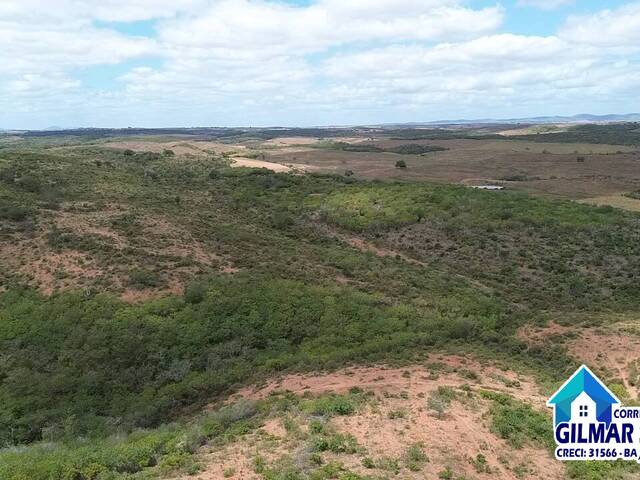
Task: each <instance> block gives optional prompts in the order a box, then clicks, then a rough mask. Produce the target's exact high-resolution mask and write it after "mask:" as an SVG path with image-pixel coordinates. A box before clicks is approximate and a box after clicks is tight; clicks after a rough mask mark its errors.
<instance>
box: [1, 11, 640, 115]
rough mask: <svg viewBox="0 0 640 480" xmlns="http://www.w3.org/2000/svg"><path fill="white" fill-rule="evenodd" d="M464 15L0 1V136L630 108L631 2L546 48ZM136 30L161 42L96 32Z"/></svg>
mask: <svg viewBox="0 0 640 480" xmlns="http://www.w3.org/2000/svg"><path fill="white" fill-rule="evenodd" d="M561 1H562V0H560V1H558V0H555V1H554V0H548V1H536V2H534V1H533V0H521V2H520V3H521V4H524V3H527V4H530V5H532V4H534V3H535V4H536V5H535V6H537V7H539V8H551V7H553V6H554V5H552V4H556V6H558V4H559V3H561ZM564 3H566V2H564ZM471 5H473V3H472V2H471V1H464V0H349V1H346V0H315V1H314V2H312V3H310V4H309V5H307V6H294V5H292V4H291V3H284V2H283V1H276V0H126V1H125V0H102V1H98V0H4V1H2V0H0V45H2V48H1V49H0V65H2V66H1V67H0V103H1V104H2V105H3V110H4V112H7V111H9V112H16V113H15V115H14V114H12V115H13V119H14V120H13V121H12V122H10V121H8V120H1V121H0V127H10V126H16V125H15V124H13V123H15V122H16V121H18V120H20V121H24V122H39V123H38V124H37V125H38V126H48V125H49V124H60V123H65V122H63V121H58V120H57V117H58V116H65V115H66V116H68V117H69V118H72V119H73V120H72V121H71V123H75V124H79V123H78V122H84V123H85V124H92V125H98V124H107V125H122V123H123V122H125V121H126V122H132V123H134V124H146V125H158V124H164V125H168V124H170V125H180V124H184V125H193V124H240V125H249V124H254V125H255V124H256V123H262V124H267V123H268V124H273V123H281V124H291V123H305V124H319V123H338V122H345V123H346V122H369V121H385V120H394V121H402V120H425V119H434V118H442V117H450V116H456V115H460V116H490V115H494V116H495V115H500V114H501V113H500V112H509V113H507V115H515V113H514V112H515V111H516V110H517V109H522V110H523V114H528V113H527V112H528V111H529V110H530V109H538V110H537V112H538V113H545V112H548V111H549V108H573V107H575V110H573V111H576V110H578V111H583V110H584V111H588V110H593V108H592V107H593V106H597V105H610V106H612V107H611V108H613V107H614V106H615V105H618V104H619V105H623V106H624V108H625V109H626V108H631V107H630V105H632V104H633V102H634V101H635V98H637V95H636V94H635V91H636V90H637V88H638V87H639V86H640V68H639V66H640V65H639V60H638V58H637V55H636V54H635V52H636V51H637V50H636V49H637V46H638V45H640V36H639V34H638V32H639V31H640V29H639V25H640V3H634V4H630V5H627V6H626V7H622V8H619V9H615V10H603V11H601V12H598V13H594V14H591V15H583V16H579V17H578V16H573V17H570V18H569V19H568V20H567V22H566V24H565V25H564V26H563V27H562V28H561V29H560V31H558V32H557V34H556V35H548V36H532V35H518V34H514V33H497V32H498V30H499V28H500V27H501V25H502V22H503V19H504V16H505V13H506V11H505V9H504V8H503V7H501V6H499V4H496V6H493V7H486V8H473V7H472V6H471ZM522 13H524V12H522ZM138 20H155V21H156V24H155V28H156V32H157V37H155V38H145V37H133V36H130V35H124V34H122V33H118V32H117V31H115V30H114V29H111V28H107V27H105V26H103V27H102V28H99V27H98V26H96V25H104V24H96V21H103V22H113V21H116V22H117V21H138ZM149 55H153V56H154V57H158V58H161V60H162V62H161V63H160V66H156V67H154V68H152V67H149V66H147V67H137V68H132V69H131V70H130V71H129V72H127V73H124V74H120V76H119V78H118V81H117V82H116V85H114V86H107V87H104V90H97V91H96V90H91V91H90V90H88V89H87V88H86V87H85V86H83V85H82V83H81V82H80V81H79V80H78V78H75V77H74V72H75V70H77V69H79V68H83V67H87V66H91V65H104V64H117V63H120V62H122V61H125V60H128V59H132V58H141V59H144V58H146V57H148V56H149ZM587 99H588V101H589V104H587V105H585V101H586V100H587ZM616 102H617V103H616ZM572 106H573V107H572ZM576 106H579V107H576ZM637 106H638V107H640V105H637ZM603 108H604V107H603ZM632 109H633V108H632ZM557 111H558V110H556V112H557ZM1 114H2V115H4V116H5V117H6V116H7V115H6V113H1ZM45 118H46V119H47V120H44V119H45ZM16 119H17V120H16ZM123 119H126V120H123ZM67 123H70V122H67Z"/></svg>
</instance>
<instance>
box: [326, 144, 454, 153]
mask: <svg viewBox="0 0 640 480" xmlns="http://www.w3.org/2000/svg"><path fill="white" fill-rule="evenodd" d="M318 146H319V147H326V148H330V149H332V150H341V151H343V152H379V153H381V152H389V153H397V154H399V155H422V154H425V153H430V152H443V151H445V150H449V149H448V148H444V147H439V146H437V145H419V144H417V143H408V144H406V145H399V146H397V147H391V148H382V147H379V146H377V145H375V144H373V143H347V142H328V143H325V142H320V144H319V145H318Z"/></svg>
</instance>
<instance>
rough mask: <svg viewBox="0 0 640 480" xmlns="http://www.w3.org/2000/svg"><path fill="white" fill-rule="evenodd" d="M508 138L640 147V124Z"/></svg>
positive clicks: (590, 126)
mask: <svg viewBox="0 0 640 480" xmlns="http://www.w3.org/2000/svg"><path fill="white" fill-rule="evenodd" d="M503 138H504V137H503ZM508 138H509V139H511V140H529V141H533V142H545V143H547V142H551V143H552V142H560V143H596V144H609V145H635V146H640V123H615V124H608V125H579V126H576V127H572V128H571V129H569V130H567V131H566V132H555V133H545V134H536V135H517V136H512V137H508Z"/></svg>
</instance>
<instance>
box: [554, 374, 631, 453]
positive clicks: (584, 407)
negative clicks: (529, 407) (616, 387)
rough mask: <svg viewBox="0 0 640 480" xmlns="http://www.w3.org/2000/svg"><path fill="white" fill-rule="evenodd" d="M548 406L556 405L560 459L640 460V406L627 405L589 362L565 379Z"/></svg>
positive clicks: (556, 432) (557, 443)
mask: <svg viewBox="0 0 640 480" xmlns="http://www.w3.org/2000/svg"><path fill="white" fill-rule="evenodd" d="M547 406H548V407H551V408H553V430H554V438H555V441H556V445H557V448H556V451H555V454H556V458H557V459H558V460H562V461H567V460H573V461H576V460H616V459H623V460H633V461H636V462H639V463H640V407H624V406H623V405H622V403H621V402H620V400H619V399H618V397H616V395H615V394H614V393H613V392H612V391H611V390H609V388H607V386H606V385H605V384H604V383H603V382H602V381H601V380H600V379H599V378H598V377H597V376H596V375H595V374H594V373H593V372H592V371H591V370H590V369H589V367H587V366H586V365H582V366H581V367H580V368H578V370H576V371H575V373H574V374H573V375H571V377H570V378H569V379H568V380H567V381H566V382H564V384H563V385H562V386H561V387H560V388H559V389H558V391H557V392H556V393H555V394H553V396H552V397H551V398H550V399H549V401H548V402H547Z"/></svg>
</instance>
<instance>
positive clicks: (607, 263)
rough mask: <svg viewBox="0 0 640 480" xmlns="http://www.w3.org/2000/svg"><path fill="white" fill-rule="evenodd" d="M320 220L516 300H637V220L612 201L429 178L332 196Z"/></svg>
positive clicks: (580, 304)
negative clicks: (482, 188) (586, 201)
mask: <svg viewBox="0 0 640 480" xmlns="http://www.w3.org/2000/svg"><path fill="white" fill-rule="evenodd" d="M319 208H320V211H321V212H322V215H323V218H324V219H325V220H326V221H327V222H330V223H332V224H336V225H338V226H340V227H342V228H346V229H349V230H352V231H354V232H360V233H363V234H366V235H368V236H370V237H371V238H372V240H377V241H378V243H379V244H382V245H386V246H388V247H390V248H393V249H395V250H396V251H402V252H405V253H406V254H408V255H410V256H411V257H413V258H415V259H417V260H420V261H423V262H425V263H428V264H429V265H433V266H437V267H442V266H443V264H444V265H446V266H447V267H448V269H449V270H450V271H452V272H455V271H462V272H465V274H466V275H468V276H470V277H471V278H474V279H476V280H478V281H480V282H482V284H484V285H485V286H487V287H489V288H491V289H492V290H494V291H498V292H500V296H501V297H503V298H505V297H506V298H509V299H510V300H513V301H515V302H517V303H519V304H521V305H526V304H528V305H536V306H538V307H542V308H547V307H548V306H549V302H550V301H552V302H553V304H554V305H556V306H560V305H565V306H567V307H569V306H571V307H572V308H576V307H577V308H582V309H587V308H588V309H599V308H612V307H615V308H630V307H635V306H637V305H638V302H640V292H639V291H638V289H637V288H636V285H637V282H638V280H639V278H638V276H637V275H638V273H637V272H638V270H639V268H640V231H639V230H638V227H639V226H640V217H638V216H637V215H635V214H630V213H625V212H623V211H620V210H615V209H613V208H611V207H600V208H594V207H584V206H583V205H580V204H577V203H575V202H562V201H555V202H549V201H546V200H541V199H537V198H534V197H529V196H526V195H523V194H517V193H511V192H493V193H491V192H481V193H479V192H477V191H475V190H472V189H467V188H464V187H440V186H425V185H418V184H416V185H372V186H366V187H361V186H355V187H352V188H348V189H342V190H340V191H337V192H334V193H331V194H330V195H328V196H327V197H326V198H325V199H324V200H323V201H322V202H321V204H320V206H319Z"/></svg>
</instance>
